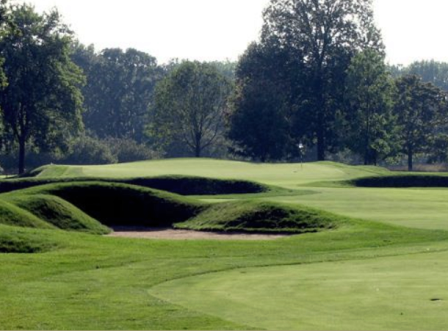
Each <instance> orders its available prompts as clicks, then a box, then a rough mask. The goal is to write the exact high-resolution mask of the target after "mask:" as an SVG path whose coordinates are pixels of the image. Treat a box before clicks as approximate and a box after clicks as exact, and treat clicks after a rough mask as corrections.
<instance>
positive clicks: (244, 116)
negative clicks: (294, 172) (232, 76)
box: [228, 43, 293, 162]
mask: <svg viewBox="0 0 448 331" xmlns="http://www.w3.org/2000/svg"><path fill="white" fill-rule="evenodd" d="M288 57H289V53H287V52H284V51H282V50H281V49H280V48H276V47H269V46H266V45H262V44H258V43H253V44H251V45H250V46H249V48H248V49H247V50H246V52H245V53H244V55H243V56H242V57H241V58H240V61H239V63H238V66H237V70H236V91H235V94H234V96H233V98H232V111H231V113H230V114H229V115H230V116H229V117H228V126H229V130H228V137H229V139H230V140H231V141H233V146H232V148H231V151H232V152H233V153H234V154H237V155H241V156H245V157H250V158H252V159H256V160H260V161H262V162H265V161H268V160H271V161H272V160H282V159H285V158H286V157H287V156H288V154H289V152H290V148H291V145H292V141H291V130H292V128H291V124H292V121H293V119H292V117H291V109H290V107H289V106H290V105H291V103H290V99H289V98H290V96H291V93H290V87H291V84H290V82H289V79H288V77H289V75H290V76H293V75H292V72H290V71H289V67H288V66H287V63H289V62H288V60H287V58H288Z"/></svg>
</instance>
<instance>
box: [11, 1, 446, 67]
mask: <svg viewBox="0 0 448 331" xmlns="http://www.w3.org/2000/svg"><path fill="white" fill-rule="evenodd" d="M15 1H19V2H23V1H22V0H15ZM26 2H28V3H32V4H34V5H35V7H36V9H37V10H38V11H45V10H49V9H50V8H52V7H57V8H58V9H59V11H60V13H61V14H62V15H63V17H64V22H65V23H67V24H69V25H70V26H71V27H72V29H73V30H74V31H75V32H76V34H77V36H78V39H79V40H80V41H81V42H82V43H84V44H94V45H95V46H96V48H97V50H100V49H103V48H106V47H120V48H128V47H133V48H136V49H138V50H141V51H145V52H147V53H150V54H151V55H153V56H155V57H156V58H157V59H158V61H159V62H161V63H162V62H166V61H168V60H169V59H171V58H188V59H196V60H201V61H210V60H225V59H226V58H228V59H230V60H236V59H237V58H238V56H239V55H241V54H242V53H243V52H244V50H245V49H246V47H247V45H248V44H249V43H250V42H251V41H253V40H256V39H257V38H258V35H259V32H260V29H261V25H262V17H261V13H262V10H263V8H264V7H265V6H266V5H267V4H268V3H269V0H126V1H123V0H120V1H118V0H29V1H26ZM374 2H375V17H376V21H377V25H378V27H379V28H380V29H381V30H382V33H383V38H384V42H385V44H386V47H387V53H388V61H389V62H390V63H393V64H405V65H406V64H409V63H410V62H412V61H415V60H422V59H436V60H439V61H446V62H448V36H447V32H448V19H447V18H446V15H447V13H448V0H374Z"/></svg>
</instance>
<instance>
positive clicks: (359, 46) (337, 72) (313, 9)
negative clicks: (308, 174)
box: [262, 0, 383, 160]
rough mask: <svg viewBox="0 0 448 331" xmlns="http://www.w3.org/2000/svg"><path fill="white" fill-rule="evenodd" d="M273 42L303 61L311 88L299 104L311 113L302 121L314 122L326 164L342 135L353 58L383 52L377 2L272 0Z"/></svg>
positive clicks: (268, 32) (268, 35)
mask: <svg viewBox="0 0 448 331" xmlns="http://www.w3.org/2000/svg"><path fill="white" fill-rule="evenodd" d="M271 39H276V40H277V41H278V44H279V47H281V48H284V49H290V50H293V53H294V54H296V56H298V57H300V58H301V59H302V60H303V63H304V65H305V72H306V73H307V76H308V78H307V79H306V81H307V82H308V86H307V88H304V89H303V90H302V92H301V93H300V94H302V98H301V102H300V103H301V109H302V110H306V112H307V113H308V114H306V115H303V114H302V115H300V117H301V118H309V127H310V129H311V130H312V136H311V137H310V139H315V140H316V143H317V159H318V160H323V159H325V152H326V151H327V150H328V149H329V147H330V146H331V140H333V139H334V136H335V135H336V134H337V131H338V129H337V126H336V125H335V123H336V121H337V118H338V113H337V112H338V109H339V107H338V105H339V104H340V102H341V100H342V97H343V86H344V84H343V81H344V73H345V70H346V69H347V67H348V65H349V63H350V59H351V56H353V54H355V53H356V52H359V51H361V50H365V49H373V50H377V51H379V52H381V51H382V50H383V46H382V43H381V36H380V33H379V31H378V30H377V29H376V27H375V25H374V18H373V11H372V0H313V1H309V0H272V1H271V3H270V5H269V7H268V8H267V9H266V11H265V13H264V26H263V32H262V42H264V41H265V40H271ZM341 86H342V88H341ZM304 105H305V106H306V107H304Z"/></svg>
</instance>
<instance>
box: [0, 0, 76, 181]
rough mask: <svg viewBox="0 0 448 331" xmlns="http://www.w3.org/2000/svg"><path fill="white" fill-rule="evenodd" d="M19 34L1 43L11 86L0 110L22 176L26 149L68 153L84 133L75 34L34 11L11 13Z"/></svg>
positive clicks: (25, 7) (27, 8) (28, 8)
mask: <svg viewBox="0 0 448 331" xmlns="http://www.w3.org/2000/svg"><path fill="white" fill-rule="evenodd" d="M12 17H13V20H14V24H15V26H16V31H15V33H11V34H10V35H8V36H6V37H4V38H3V39H2V40H1V41H0V56H1V57H3V58H4V59H5V63H4V66H3V67H4V71H5V73H6V76H7V78H8V86H7V87H6V89H5V90H4V91H3V93H2V94H1V98H0V104H1V108H2V114H1V115H2V118H3V122H4V125H5V130H6V133H7V134H8V135H9V136H10V137H12V139H13V140H14V141H15V142H16V143H17V144H18V148H19V165H18V170H19V173H20V174H21V173H23V172H24V171H25V153H26V148H27V145H29V146H31V147H33V148H37V149H40V150H42V151H47V150H52V149H57V148H64V143H65V142H66V141H67V140H68V139H69V138H70V137H71V136H73V135H76V134H77V132H78V131H79V130H80V129H81V128H82V119H81V111H82V95H81V91H80V86H81V85H82V83H83V82H84V77H83V75H82V73H81V71H80V69H79V68H78V67H77V66H76V65H75V64H74V63H73V62H72V61H71V60H70V44H71V42H72V34H71V32H70V31H69V30H68V29H67V27H66V26H65V25H64V24H62V23H61V21H60V16H59V14H58V12H57V11H52V12H50V13H48V14H44V15H39V14H37V13H36V12H35V11H34V8H33V7H32V6H30V5H26V4H25V5H19V6H17V7H13V9H12Z"/></svg>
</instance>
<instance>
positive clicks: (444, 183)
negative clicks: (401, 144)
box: [350, 174, 448, 188]
mask: <svg viewBox="0 0 448 331" xmlns="http://www.w3.org/2000/svg"><path fill="white" fill-rule="evenodd" d="M350 183H352V184H353V185H354V186H358V187H387V188H410V187H448V176H447V175H439V174H427V175H418V174H401V175H394V176H380V177H366V178H359V179H355V180H352V181H350Z"/></svg>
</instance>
